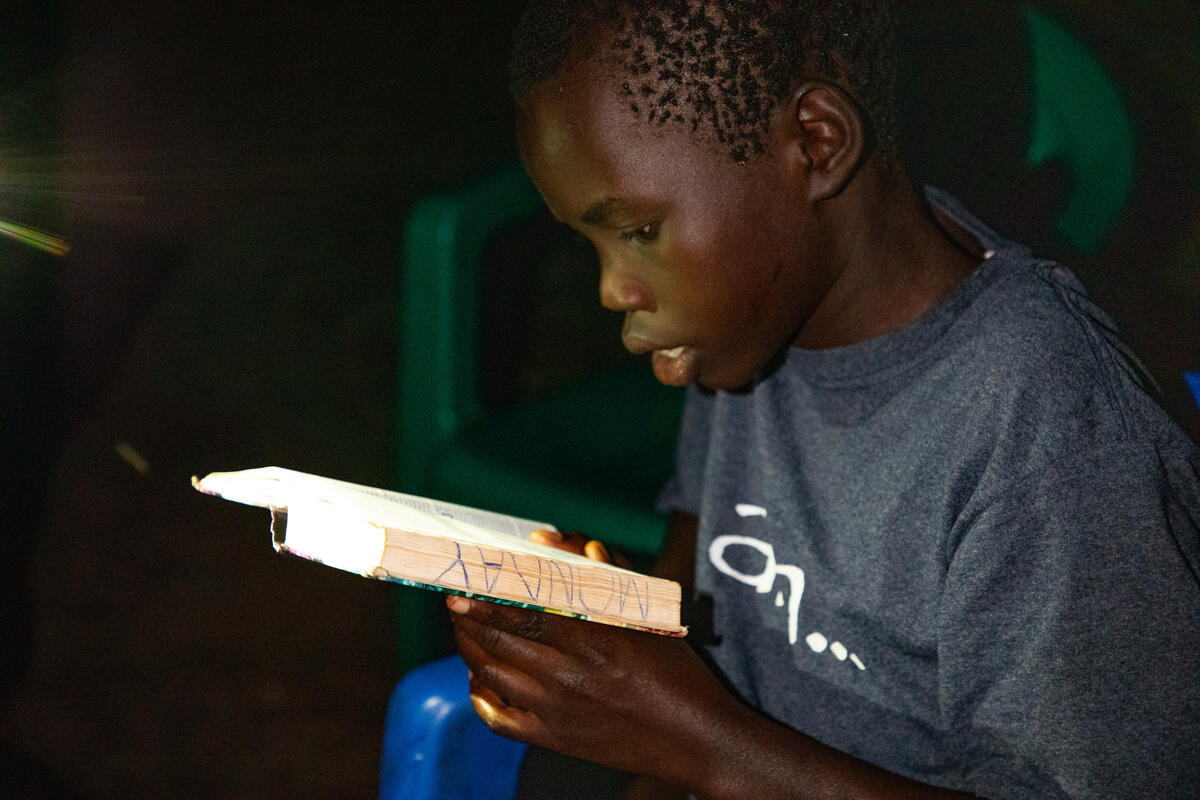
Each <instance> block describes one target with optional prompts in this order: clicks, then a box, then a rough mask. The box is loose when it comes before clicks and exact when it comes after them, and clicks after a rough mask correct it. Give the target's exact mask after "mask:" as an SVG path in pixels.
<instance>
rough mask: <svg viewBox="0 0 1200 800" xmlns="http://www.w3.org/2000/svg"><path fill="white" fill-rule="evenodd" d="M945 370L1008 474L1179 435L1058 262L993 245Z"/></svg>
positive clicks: (1127, 353) (1112, 330)
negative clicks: (983, 285)
mask: <svg viewBox="0 0 1200 800" xmlns="http://www.w3.org/2000/svg"><path fill="white" fill-rule="evenodd" d="M996 258H997V259H998V260H999V263H997V264H995V265H993V269H994V270H995V272H996V274H995V275H994V276H993V277H992V279H991V282H990V285H989V286H988V287H987V289H986V290H984V291H981V292H980V294H979V296H978V298H977V299H976V302H975V303H974V304H973V305H972V308H971V309H970V310H969V312H967V313H964V314H963V315H962V317H961V318H960V320H959V323H960V324H961V325H962V326H963V327H964V330H963V331H960V332H959V333H958V334H957V335H956V336H955V337H952V338H954V339H956V340H957V341H958V345H956V346H954V347H952V348H951V349H950V351H949V358H950V359H951V362H952V363H951V366H950V369H951V370H952V371H953V372H954V374H957V375H959V376H960V380H961V381H962V382H963V384H964V385H963V386H962V387H961V389H962V391H963V392H965V395H966V397H967V398H968V399H969V401H970V402H972V403H973V404H974V405H975V407H976V411H977V413H976V417H975V419H974V420H973V422H974V423H975V424H976V425H977V426H978V430H979V431H980V432H984V433H985V435H988V436H990V437H993V444H994V447H995V450H996V453H995V456H996V457H997V458H1000V459H1002V460H1004V461H1005V463H1006V467H1007V468H1008V469H1009V470H1010V474H1011V475H1012V477H1019V475H1020V474H1029V473H1031V472H1034V471H1037V470H1040V469H1044V468H1046V467H1047V466H1048V465H1050V464H1052V463H1054V462H1057V461H1060V460H1064V459H1067V460H1069V459H1070V458H1072V457H1076V456H1080V455H1083V454H1086V453H1087V452H1098V451H1101V450H1106V449H1108V448H1111V447H1113V446H1121V445H1129V446H1135V447H1136V446H1140V445H1145V444H1154V443H1156V442H1167V441H1175V440H1178V439H1179V438H1180V437H1183V438H1186V437H1184V435H1183V434H1182V431H1179V430H1178V428H1177V427H1176V426H1175V425H1174V423H1173V422H1172V421H1171V420H1170V419H1169V418H1168V417H1167V415H1166V413H1165V412H1164V411H1163V410H1162V408H1161V406H1160V405H1159V403H1158V400H1157V394H1158V389H1157V387H1156V386H1155V384H1154V382H1153V379H1152V378H1151V377H1150V376H1149V373H1148V372H1147V371H1146V369H1145V367H1144V366H1143V365H1142V364H1141V362H1140V361H1139V360H1138V359H1137V357H1136V356H1135V355H1134V354H1133V352H1132V351H1131V350H1130V349H1129V348H1128V347H1127V346H1126V345H1125V344H1124V343H1123V342H1122V341H1121V339H1120V337H1119V334H1118V332H1117V329H1116V325H1115V324H1114V323H1113V321H1112V319H1111V318H1110V317H1109V316H1108V315H1107V314H1105V313H1104V311H1103V310H1101V309H1100V308H1099V307H1097V306H1096V305H1095V303H1093V302H1092V301H1091V299H1090V298H1089V297H1088V295H1087V293H1086V292H1085V291H1084V288H1083V286H1082V285H1081V284H1080V283H1079V281H1078V280H1077V279H1076V278H1075V276H1074V275H1073V274H1072V273H1071V271H1070V270H1068V269H1067V268H1066V267H1063V266H1061V265H1059V264H1056V263H1054V262H1049V261H1041V260H1037V259H1033V258H1030V257H1028V256H1027V255H1023V254H1022V253H1021V252H1020V251H1019V250H1018V251H1016V252H1014V253H1000V254H998V255H997V256H996Z"/></svg>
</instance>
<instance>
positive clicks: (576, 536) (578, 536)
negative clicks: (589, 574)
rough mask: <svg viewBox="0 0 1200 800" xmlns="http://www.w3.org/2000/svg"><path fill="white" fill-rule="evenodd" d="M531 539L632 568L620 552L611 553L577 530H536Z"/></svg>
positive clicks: (599, 543) (593, 559)
mask: <svg viewBox="0 0 1200 800" xmlns="http://www.w3.org/2000/svg"><path fill="white" fill-rule="evenodd" d="M529 541H531V542H534V543H535V544H541V545H545V546H546V547H553V548H556V549H558V550H566V551H567V552H568V553H575V554H576V555H581V556H586V557H587V558H590V559H591V560H592V561H603V562H604V563H605V564H616V565H617V566H618V567H624V568H625V569H632V567H630V565H629V559H627V558H625V556H623V555H622V554H620V553H617V554H616V555H615V557H614V556H612V555H609V552H608V548H607V547H605V546H604V543H603V542H601V541H599V540H597V539H590V540H589V539H588V538H587V537H586V536H584V535H583V534H582V533H578V532H576V531H534V532H533V533H531V534H529Z"/></svg>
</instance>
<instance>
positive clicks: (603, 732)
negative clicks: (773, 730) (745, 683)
mask: <svg viewBox="0 0 1200 800" xmlns="http://www.w3.org/2000/svg"><path fill="white" fill-rule="evenodd" d="M446 603H447V605H448V606H449V607H450V610H451V611H453V612H455V613H454V614H452V615H451V616H452V618H453V622H454V634H455V640H456V642H457V644H458V649H459V652H460V653H461V654H462V657H463V659H464V660H465V661H466V662H467V666H468V667H469V669H470V671H471V699H472V702H473V703H474V705H475V708H476V711H477V712H478V713H479V715H480V716H481V717H482V718H483V719H484V721H485V722H486V723H487V724H488V726H489V727H490V728H491V729H492V730H493V731H495V732H496V733H498V734H500V735H502V736H506V737H508V738H511V739H518V740H520V741H525V742H529V743H531V744H536V745H539V746H542V747H547V748H550V749H553V750H558V751H559V752H563V753H566V754H568V755H572V756H576V757H580V758H585V759H588V760H591V761H596V762H598V763H601V764H606V765H608V766H611V767H615V768H617V769H622V770H626V771H629V772H634V773H638V774H647V775H653V776H656V777H658V778H661V779H663V780H666V781H668V782H671V783H676V784H679V785H681V786H689V785H695V784H694V783H693V781H696V780H697V779H699V778H700V777H701V776H702V775H704V773H705V770H707V769H711V768H712V766H713V764H714V763H715V761H716V760H717V759H716V752H717V749H718V747H719V745H718V742H719V737H728V736H729V733H728V731H727V730H726V729H727V728H728V727H729V725H728V721H729V720H730V719H733V718H736V713H737V712H735V711H733V708H734V707H735V706H737V707H739V708H740V706H738V704H737V702H736V701H735V700H734V699H733V698H732V697H731V696H730V695H729V694H728V693H726V692H725V690H724V689H723V688H721V686H720V684H719V683H718V682H717V680H716V679H715V678H714V677H713V675H712V674H711V673H709V671H708V670H707V668H706V667H705V666H704V665H703V663H702V662H701V661H700V659H699V658H698V657H697V656H696V655H695V654H694V653H693V652H692V650H691V649H690V648H689V647H688V646H687V645H686V644H685V643H684V642H683V641H682V640H681V639H674V638H670V637H665V636H658V635H655V634H650V633H645V632H642V631H635V630H631V629H626V628H617V627H613V626H608V625H602V624H598V623H594V622H587V621H584V620H579V619H572V618H568V617H561V616H556V615H553V614H547V613H544V612H541V611H535V610H530V609H523V608H518V607H514V606H504V605H498V604H495V603H489V602H486V601H482V600H477V599H475V600H469V599H467V598H463V597H457V596H452V597H449V598H447V601H446Z"/></svg>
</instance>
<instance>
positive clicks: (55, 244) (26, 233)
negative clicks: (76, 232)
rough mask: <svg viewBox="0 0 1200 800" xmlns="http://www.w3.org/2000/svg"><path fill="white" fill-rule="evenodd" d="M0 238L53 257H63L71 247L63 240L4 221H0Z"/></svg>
mask: <svg viewBox="0 0 1200 800" xmlns="http://www.w3.org/2000/svg"><path fill="white" fill-rule="evenodd" d="M0 236H7V237H8V238H10V239H14V240H16V241H18V242H21V243H22V244H27V245H29V246H30V247H35V248H37V249H38V250H42V251H44V252H46V253H49V254H50V255H54V256H65V255H66V254H67V253H69V252H70V251H71V245H69V244H67V241H66V240H65V239H61V238H59V237H57V236H52V235H50V234H48V233H43V232H42V231H39V230H35V229H34V228H30V227H28V226H26V225H20V224H18V223H16V222H12V221H10V220H6V219H0Z"/></svg>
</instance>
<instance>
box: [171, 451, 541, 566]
mask: <svg viewBox="0 0 1200 800" xmlns="http://www.w3.org/2000/svg"><path fill="white" fill-rule="evenodd" d="M192 484H193V485H194V486H195V487H196V488H197V489H199V490H200V491H202V492H207V493H209V494H215V495H219V496H220V497H223V498H225V499H226V500H233V501H235V502H238V503H245V504H246V505H252V506H261V507H263V508H272V507H274V508H287V507H288V506H289V505H291V504H292V503H296V502H300V501H324V502H327V503H331V504H332V505H335V506H338V507H340V508H342V509H344V510H345V512H346V513H348V514H352V515H353V516H357V517H359V518H360V519H367V520H371V521H373V522H377V523H380V524H382V525H388V526H393V527H405V528H408V529H410V530H414V531H417V532H419V533H434V534H441V535H453V536H460V537H466V538H471V539H472V540H474V538H475V537H476V536H480V535H482V536H484V537H485V543H488V544H491V543H494V542H495V541H497V540H495V539H493V536H494V535H499V536H501V537H507V538H508V539H511V538H517V539H520V540H522V541H524V540H525V539H527V538H528V537H529V534H530V533H532V532H533V531H536V530H556V529H555V527H554V526H553V525H551V524H549V523H546V522H538V521H536V520H530V519H524V518H521V517H514V516H510V515H508V514H497V513H495V512H492V511H484V510H482V509H478V508H470V507H469V506H462V505H457V504H455V503H445V502H442V501H440V500H433V499H431V498H428V497H419V496H417V495H411V494H403V493H402V492H392V491H388V490H386V489H376V488H374V487H371V486H362V485H360V484H357V483H348V482H346V481H339V480H335V479H333V478H324V477H321V476H318V475H309V474H308V473H305V472H296V471H295V470H290V469H284V468H282V467H262V468H259V469H248V470H241V471H240V472H214V473H211V474H210V475H207V476H206V477H204V478H202V479H199V480H198V479H195V478H193V479H192ZM500 541H503V539H501V540H500ZM505 546H509V547H511V546H512V542H511V541H508V542H507V543H506V544H505Z"/></svg>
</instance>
